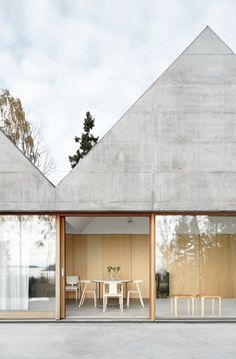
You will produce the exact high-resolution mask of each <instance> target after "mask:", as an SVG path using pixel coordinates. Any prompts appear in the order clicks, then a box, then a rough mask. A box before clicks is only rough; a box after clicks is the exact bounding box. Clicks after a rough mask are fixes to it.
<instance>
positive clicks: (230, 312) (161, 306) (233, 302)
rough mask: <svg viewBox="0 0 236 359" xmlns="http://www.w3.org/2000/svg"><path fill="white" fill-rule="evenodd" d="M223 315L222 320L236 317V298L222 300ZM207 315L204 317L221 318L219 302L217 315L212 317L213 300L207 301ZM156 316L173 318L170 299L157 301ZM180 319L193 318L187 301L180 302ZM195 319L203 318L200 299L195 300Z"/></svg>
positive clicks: (216, 304) (216, 308) (216, 305)
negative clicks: (188, 312) (188, 309)
mask: <svg viewBox="0 0 236 359" xmlns="http://www.w3.org/2000/svg"><path fill="white" fill-rule="evenodd" d="M221 307H222V313H221V318H225V317H228V318H232V317H236V298H225V299H222V304H221ZM204 312H205V315H204V317H207V318H210V317H213V318H216V317H218V318H219V311H218V301H217V300H215V314H214V315H212V306H211V300H206V301H205V311H204ZM190 313H191V306H190ZM156 316H157V318H173V315H172V314H171V307H170V299H168V298H163V299H157V300H156ZM178 317H182V318H183V317H186V318H189V317H190V318H191V317H192V316H191V315H188V314H187V301H186V300H185V299H184V300H178ZM194 317H201V303H200V299H195V314H194Z"/></svg>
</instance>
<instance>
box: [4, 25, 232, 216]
mask: <svg viewBox="0 0 236 359" xmlns="http://www.w3.org/2000/svg"><path fill="white" fill-rule="evenodd" d="M235 83H236V56H235V54H234V53H233V52H232V50H230V49H229V48H228V47H227V46H226V45H225V44H224V43H223V42H222V40H220V39H219V38H218V36H217V35H216V34H215V33H214V32H213V31H212V30H211V29H210V28H206V29H205V30H204V31H203V32H202V33H201V34H200V35H199V37H198V38H197V39H196V40H195V41H194V42H193V43H192V44H191V45H190V46H189V47H188V48H187V49H186V50H185V52H184V53H183V54H182V55H181V56H180V57H179V58H178V59H177V60H176V61H175V62H174V63H173V64H172V65H171V66H170V67H169V68H168V69H167V71H166V72H164V74H163V75H162V76H161V77H160V78H159V79H158V80H157V81H156V82H155V83H154V84H153V85H152V86H151V87H150V88H149V89H148V90H147V91H146V92H145V94H144V95H143V96H142V97H141V98H140V99H139V100H138V101H137V102H136V103H135V104H134V105H133V106H132V107H131V108H130V109H129V110H128V111H127V113H126V114H125V115H124V116H123V117H122V118H121V119H120V121H118V122H117V123H116V125H115V126H114V127H113V128H112V129H111V130H110V131H109V132H108V133H107V134H106V135H105V136H104V138H103V139H102V140H101V141H100V142H99V143H98V144H97V145H96V146H95V147H94V148H93V149H92V150H91V152H90V153H89V154H88V155H87V156H86V157H85V158H84V159H83V160H82V161H81V162H80V163H79V164H78V165H77V166H76V167H75V168H74V169H73V170H72V171H71V172H70V173H69V174H68V175H67V176H66V177H65V178H64V179H63V180H62V181H61V183H59V185H58V186H57V188H56V189H55V190H54V188H53V186H52V185H51V184H50V183H49V182H48V181H47V180H46V179H45V178H44V177H43V176H42V175H41V174H40V173H39V172H38V171H37V169H36V168H34V167H33V166H32V165H31V164H30V163H29V162H28V161H27V160H26V159H25V158H23V157H22V154H20V152H19V153H17V154H16V149H15V148H14V146H13V145H12V144H11V146H10V145H9V143H6V140H7V139H6V138H3V136H2V134H1V136H0V146H1V148H0V149H1V152H0V211H3V210H53V209H54V210H57V211H124V210H125V211H150V210H157V211H158V210H161V211H165V210H174V211H178V210H185V211H191V210H195V211H198V210H199V211H221V210H235V208H236V160H235V159H236V140H235V138H236V100H235V99H236V87H235ZM7 141H8V140H7Z"/></svg>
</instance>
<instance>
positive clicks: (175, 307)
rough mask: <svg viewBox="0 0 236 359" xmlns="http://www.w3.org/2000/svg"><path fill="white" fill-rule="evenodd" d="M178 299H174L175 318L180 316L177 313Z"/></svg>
mask: <svg viewBox="0 0 236 359" xmlns="http://www.w3.org/2000/svg"><path fill="white" fill-rule="evenodd" d="M177 299H178V298H177V297H175V298H174V316H175V317H177V316H178V312H177Z"/></svg>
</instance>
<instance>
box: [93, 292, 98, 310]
mask: <svg viewBox="0 0 236 359" xmlns="http://www.w3.org/2000/svg"><path fill="white" fill-rule="evenodd" d="M93 296H94V307H95V308H97V294H96V291H94V292H93Z"/></svg>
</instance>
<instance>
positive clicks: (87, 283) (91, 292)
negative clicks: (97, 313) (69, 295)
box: [79, 280, 97, 308]
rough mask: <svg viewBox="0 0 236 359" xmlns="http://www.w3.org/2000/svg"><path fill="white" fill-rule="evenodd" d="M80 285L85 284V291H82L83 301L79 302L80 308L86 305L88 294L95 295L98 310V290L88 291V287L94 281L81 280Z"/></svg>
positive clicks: (95, 304) (95, 305)
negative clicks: (85, 300)
mask: <svg viewBox="0 0 236 359" xmlns="http://www.w3.org/2000/svg"><path fill="white" fill-rule="evenodd" d="M80 283H83V284H84V289H83V291H82V295H81V299H80V302H79V308H80V307H81V306H82V305H83V304H84V299H85V296H86V294H93V298H94V307H95V308H96V307H97V293H96V290H95V289H90V290H88V289H87V287H88V285H89V284H91V283H92V281H91V280H81V281H80Z"/></svg>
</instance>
